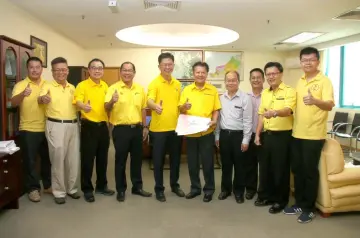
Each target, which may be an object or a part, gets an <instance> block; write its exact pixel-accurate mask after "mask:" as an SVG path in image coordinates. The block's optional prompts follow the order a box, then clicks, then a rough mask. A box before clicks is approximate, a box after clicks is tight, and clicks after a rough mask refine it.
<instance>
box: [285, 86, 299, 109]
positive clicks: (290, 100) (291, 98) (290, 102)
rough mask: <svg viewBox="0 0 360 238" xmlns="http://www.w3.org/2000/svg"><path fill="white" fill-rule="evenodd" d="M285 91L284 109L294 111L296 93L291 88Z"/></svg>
mask: <svg viewBox="0 0 360 238" xmlns="http://www.w3.org/2000/svg"><path fill="white" fill-rule="evenodd" d="M287 90H288V91H287V93H286V96H285V107H286V108H290V109H291V110H292V111H294V110H295V106H296V91H295V89H293V88H288V89H287Z"/></svg>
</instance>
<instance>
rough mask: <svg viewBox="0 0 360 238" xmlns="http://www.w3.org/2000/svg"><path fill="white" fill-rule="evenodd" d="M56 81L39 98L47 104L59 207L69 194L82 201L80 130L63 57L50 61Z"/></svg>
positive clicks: (40, 101)
mask: <svg viewBox="0 0 360 238" xmlns="http://www.w3.org/2000/svg"><path fill="white" fill-rule="evenodd" d="M51 71H52V75H53V78H54V80H53V81H50V82H48V83H45V84H44V85H43V87H42V89H41V92H40V96H39V98H38V102H39V104H44V105H45V115H46V117H47V120H46V129H45V134H46V138H47V140H48V145H49V152H50V160H51V171H52V172H51V181H52V192H53V195H54V197H55V202H56V203H57V204H64V203H65V197H66V194H68V195H69V197H71V198H73V199H79V198H80V196H79V194H78V193H77V191H78V188H77V184H76V182H77V177H78V173H79V162H80V161H79V138H78V135H79V127H78V124H77V115H76V106H75V105H74V104H73V98H74V92H75V87H74V86H73V85H72V84H69V83H68V82H67V76H68V74H69V69H68V65H67V61H66V59H64V58H62V57H58V58H55V59H53V60H52V61H51Z"/></svg>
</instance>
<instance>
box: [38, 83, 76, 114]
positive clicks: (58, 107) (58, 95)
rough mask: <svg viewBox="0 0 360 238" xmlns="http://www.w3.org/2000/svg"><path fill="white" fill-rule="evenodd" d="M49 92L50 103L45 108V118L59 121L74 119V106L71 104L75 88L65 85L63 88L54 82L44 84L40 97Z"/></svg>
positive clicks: (68, 84)
mask: <svg viewBox="0 0 360 238" xmlns="http://www.w3.org/2000/svg"><path fill="white" fill-rule="evenodd" d="M48 92H49V95H50V97H51V101H50V103H48V104H44V106H45V116H46V117H50V118H53V119H59V120H73V119H76V105H74V104H73V99H74V92H75V87H74V85H72V84H70V83H68V82H67V83H66V86H65V87H63V86H62V85H61V84H58V83H57V82H56V81H55V80H52V81H50V82H48V83H45V84H44V85H43V87H42V88H41V92H40V96H44V95H46V94H47V93H48Z"/></svg>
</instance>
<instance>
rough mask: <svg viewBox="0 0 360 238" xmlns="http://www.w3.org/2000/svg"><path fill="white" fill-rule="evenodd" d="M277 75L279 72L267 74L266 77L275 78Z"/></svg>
mask: <svg viewBox="0 0 360 238" xmlns="http://www.w3.org/2000/svg"><path fill="white" fill-rule="evenodd" d="M279 74H280V72H275V73H268V74H266V77H272V76H274V77H276V76H278V75H279Z"/></svg>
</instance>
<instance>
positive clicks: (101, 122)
mask: <svg viewBox="0 0 360 238" xmlns="http://www.w3.org/2000/svg"><path fill="white" fill-rule="evenodd" d="M81 124H82V125H90V126H104V125H105V126H107V122H106V121H100V122H95V121H89V120H86V119H81Z"/></svg>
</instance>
